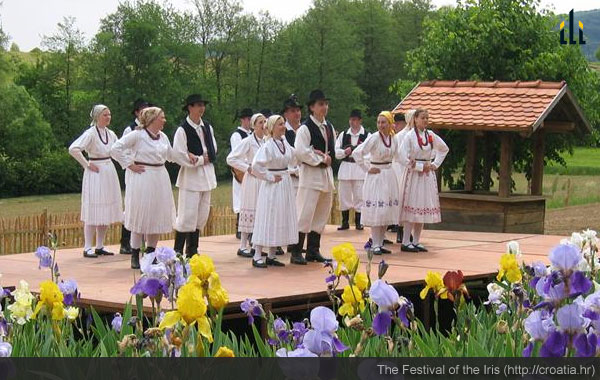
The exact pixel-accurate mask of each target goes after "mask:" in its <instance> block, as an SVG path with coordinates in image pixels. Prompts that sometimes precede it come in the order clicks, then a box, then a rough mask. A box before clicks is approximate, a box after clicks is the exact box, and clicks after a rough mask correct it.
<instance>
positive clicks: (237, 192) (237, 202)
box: [229, 108, 253, 238]
mask: <svg viewBox="0 0 600 380" xmlns="http://www.w3.org/2000/svg"><path fill="white" fill-rule="evenodd" d="M252 115H253V113H252V110H251V109H250V108H244V109H243V110H242V111H241V112H240V119H242V118H246V117H248V118H251V117H252ZM251 133H252V130H251V129H246V128H244V127H242V126H241V125H240V126H238V127H237V128H236V130H235V131H233V133H232V134H231V136H230V137H229V148H230V152H233V151H234V149H235V148H236V147H237V146H238V145H239V144H240V143H241V142H242V141H243V140H244V139H246V138H247V137H248V136H250V134H251ZM248 164H250V162H248ZM232 171H233V170H232ZM231 189H232V190H231V192H232V194H231V195H232V200H233V204H232V205H233V212H234V213H235V214H236V226H235V227H236V232H237V234H236V235H238V234H239V232H238V225H239V221H240V208H241V202H242V198H241V195H242V193H241V191H242V181H241V179H240V178H236V173H235V172H234V173H233V179H232V180H231ZM238 238H239V237H238Z"/></svg>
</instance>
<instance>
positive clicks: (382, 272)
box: [377, 260, 389, 278]
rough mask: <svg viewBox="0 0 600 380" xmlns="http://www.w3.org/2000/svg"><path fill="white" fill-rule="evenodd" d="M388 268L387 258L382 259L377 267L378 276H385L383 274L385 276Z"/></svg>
mask: <svg viewBox="0 0 600 380" xmlns="http://www.w3.org/2000/svg"><path fill="white" fill-rule="evenodd" d="M388 268H389V265H388V263H386V262H385V260H381V261H380V262H379V265H378V267H377V277H379V278H383V276H385V272H387V270H388Z"/></svg>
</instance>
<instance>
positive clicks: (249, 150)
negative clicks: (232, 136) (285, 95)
mask: <svg viewBox="0 0 600 380" xmlns="http://www.w3.org/2000/svg"><path fill="white" fill-rule="evenodd" d="M266 122H267V119H266V118H265V117H264V116H263V114H260V113H256V114H254V115H252V117H251V118H250V126H251V128H253V129H254V133H252V134H251V135H250V136H248V137H247V138H245V139H243V140H242V141H241V142H240V143H239V144H238V145H237V146H236V147H235V148H234V149H233V150H232V151H231V153H229V155H228V156H227V164H228V165H229V166H232V167H234V168H236V169H238V170H241V171H242V172H244V173H246V174H245V175H244V179H243V180H242V186H241V192H240V193H241V202H240V213H239V223H238V231H239V232H240V233H241V236H240V238H241V239H240V241H241V242H240V248H239V249H238V251H237V254H238V256H242V257H252V256H253V253H252V252H251V251H250V249H249V248H248V237H249V235H250V234H251V233H252V230H253V229H254V219H255V210H256V200H257V198H258V190H259V188H260V183H261V182H262V181H261V180H260V179H258V178H257V177H256V176H255V174H254V173H253V171H252V169H253V168H252V160H253V159H254V156H255V155H256V152H258V150H259V149H260V147H261V146H262V144H263V137H264V133H265V123H266Z"/></svg>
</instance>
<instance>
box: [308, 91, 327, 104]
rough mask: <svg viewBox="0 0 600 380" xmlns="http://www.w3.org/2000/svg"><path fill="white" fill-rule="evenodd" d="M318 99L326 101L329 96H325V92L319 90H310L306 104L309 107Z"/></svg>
mask: <svg viewBox="0 0 600 380" xmlns="http://www.w3.org/2000/svg"><path fill="white" fill-rule="evenodd" d="M319 100H326V101H328V100H329V98H326V97H325V94H324V93H323V91H321V90H312V91H311V92H310V95H308V102H306V105H307V106H309V107H310V106H312V105H313V104H315V103H316V102H318V101H319Z"/></svg>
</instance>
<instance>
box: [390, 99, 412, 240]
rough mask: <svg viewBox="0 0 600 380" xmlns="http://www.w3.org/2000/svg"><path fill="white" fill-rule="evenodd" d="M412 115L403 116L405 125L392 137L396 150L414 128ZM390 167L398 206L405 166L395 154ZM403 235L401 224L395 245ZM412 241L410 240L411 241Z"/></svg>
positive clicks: (410, 112)
mask: <svg viewBox="0 0 600 380" xmlns="http://www.w3.org/2000/svg"><path fill="white" fill-rule="evenodd" d="M414 114H415V110H409V111H407V112H406V114H405V115H404V117H405V120H406V125H405V126H404V128H402V129H401V130H400V131H398V132H397V133H396V134H395V135H394V140H396V144H397V145H398V150H400V147H401V146H402V142H404V137H405V136H406V134H407V133H408V132H410V131H412V129H413V128H414V126H415V125H414V124H413V122H414V117H413V116H414ZM392 167H393V168H394V172H395V173H396V178H398V189H400V196H399V201H400V204H402V189H404V178H405V176H404V174H405V172H406V166H404V165H402V164H401V163H400V155H399V154H397V155H396V156H395V157H394V160H393V162H392ZM399 217H400V214H398V218H399ZM403 234H404V227H402V223H400V224H399V227H398V231H397V233H396V243H402V236H403ZM411 241H412V240H411Z"/></svg>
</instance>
